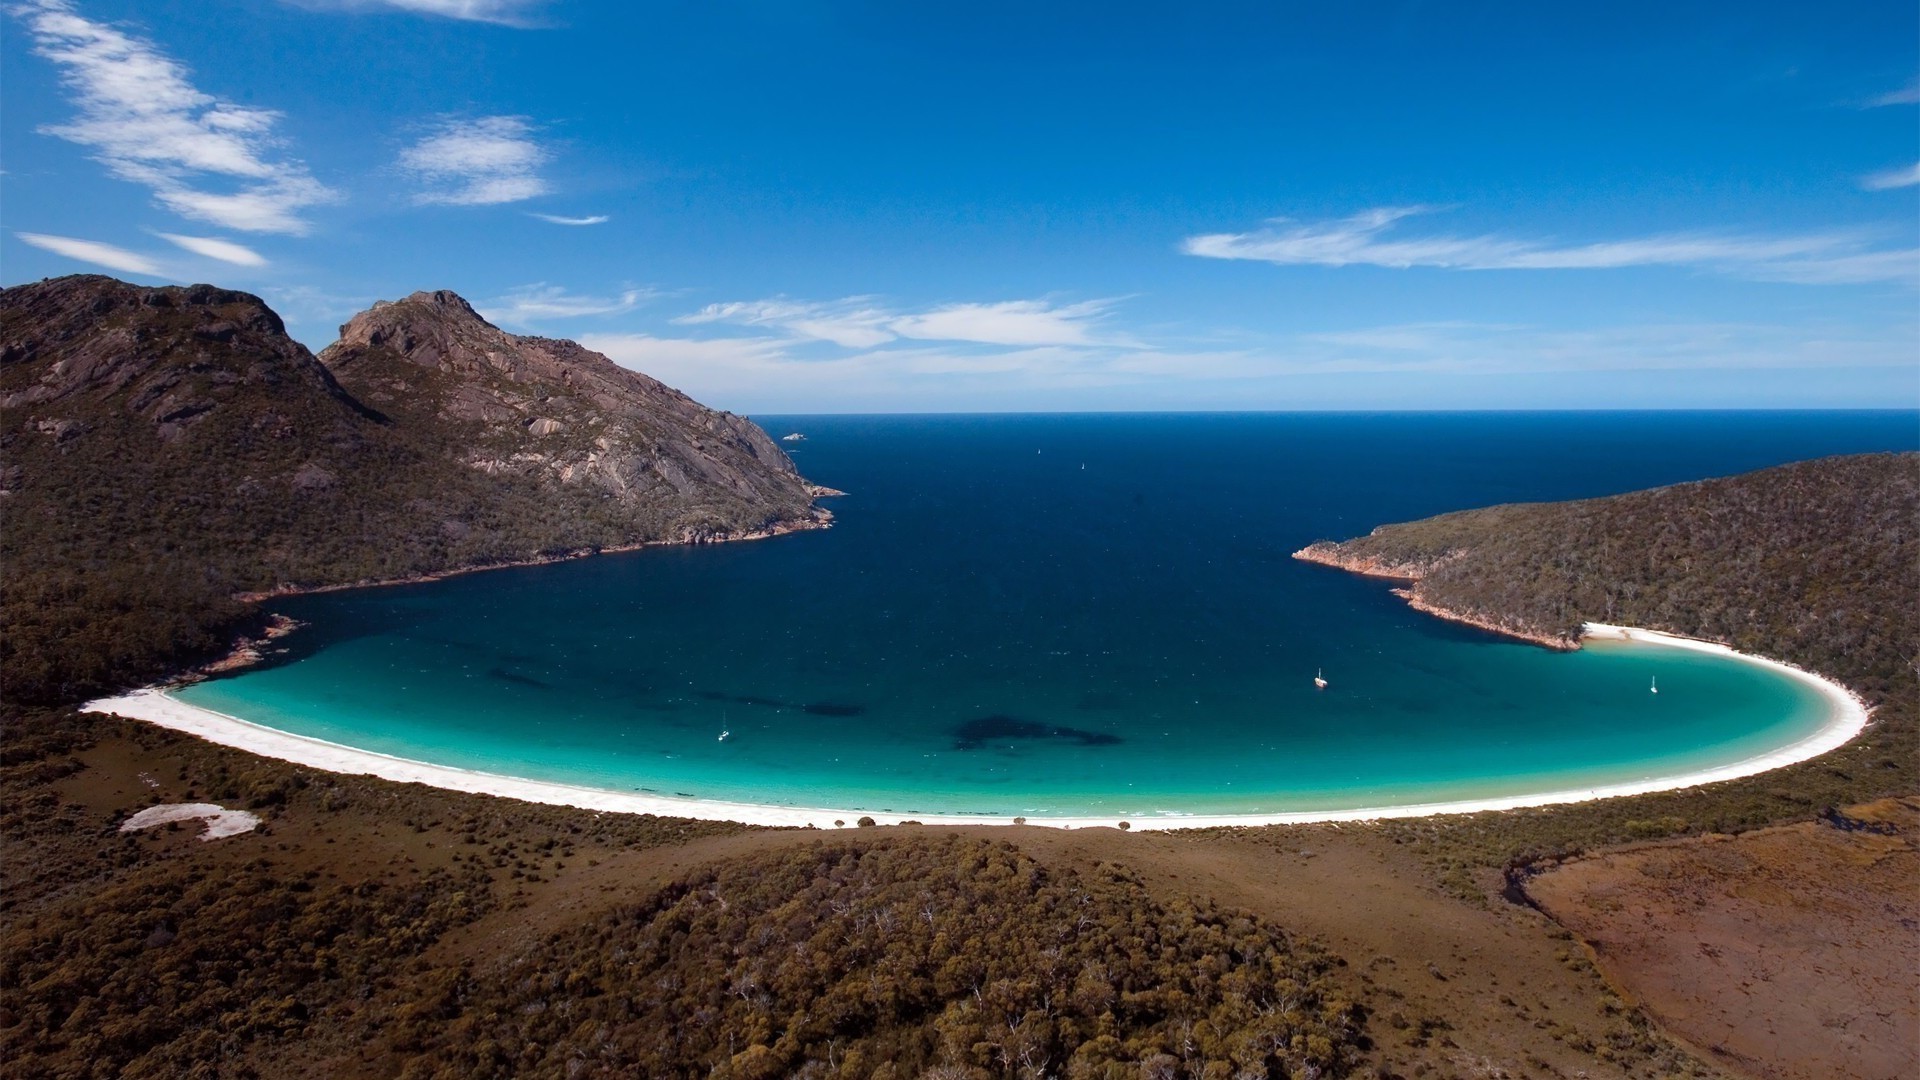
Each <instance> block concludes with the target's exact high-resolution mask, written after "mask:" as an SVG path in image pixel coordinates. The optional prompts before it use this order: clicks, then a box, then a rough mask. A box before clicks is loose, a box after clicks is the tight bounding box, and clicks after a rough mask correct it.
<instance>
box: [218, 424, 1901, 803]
mask: <svg viewBox="0 0 1920 1080" xmlns="http://www.w3.org/2000/svg"><path fill="white" fill-rule="evenodd" d="M756 419H759V420H760V421H761V423H762V425H763V426H764V427H766V428H767V430H768V431H769V432H770V433H772V434H774V435H776V436H778V435H782V434H785V433H787V432H790V431H799V432H803V433H805V434H806V436H807V438H806V441H804V442H800V443H792V444H783V445H787V446H789V447H790V448H791V451H792V454H793V457H794V460H795V461H796V462H797V463H798V465H799V467H800V469H801V471H802V472H803V473H804V474H805V475H806V476H807V477H808V478H810V479H812V480H814V481H815V482H818V483H822V484H829V485H832V486H834V487H838V488H842V489H845V490H846V491H847V492H849V494H848V495H847V496H846V497H845V498H839V499H834V500H832V501H831V502H830V503H829V505H831V506H832V507H833V509H834V511H835V513H836V514H837V515H838V523H837V524H836V525H835V526H834V528H832V529H830V530H826V531H821V532H810V533H801V534H795V535H791V536H786V537H781V538H777V539H773V540H768V541H760V542H754V543H740V544H727V545H719V546H710V547H702V548H662V549H654V550H648V551H642V552H634V553H629V554H622V555H612V556H603V557H598V558H594V559H586V560H580V561H575V562H569V563H564V564H559V565H552V566H542V567H528V568H517V569H507V570H499V571H491V572H487V573H482V574H472V575H467V576H462V577H457V578H451V579H447V580H444V581H440V582H434V583H430V584H422V585H411V586H400V587H392V588H380V589H368V590H360V591H356V592H345V593H332V594H325V595H318V596H307V597H295V598H288V599H285V600H282V601H277V602H276V604H275V605H274V606H275V608H276V610H280V611H283V612H285V613H286V614H289V615H292V616H294V617H296V618H299V619H302V620H304V621H307V622H308V623H310V625H309V626H308V627H307V628H305V629H303V630H301V631H300V632H299V633H297V634H295V635H293V636H292V637H291V638H288V639H286V640H287V644H288V645H289V646H290V647H291V651H290V652H289V654H288V655H287V656H286V657H285V658H284V659H283V660H282V661H281V662H277V663H274V664H272V665H269V666H262V667H258V668H255V669H252V670H249V671H246V672H243V673H241V674H239V675H237V676H233V677H228V678H223V679H219V680H215V681H211V682H207V683H203V684H200V685H198V686H195V687H192V688H189V689H187V690H185V691H183V692H182V693H181V694H180V696H181V697H183V698H184V699H186V700H188V701H191V702H193V703H196V704H200V705H204V706H206V707H208V708H213V709H216V710H219V711H222V712H227V713H230V714H233V715H236V716H241V717H244V718H246V719H250V720H254V721H256V722H260V723H265V724H269V725H272V726H277V727H282V728H285V729H287V730H291V731H296V732H300V733H302V734H308V735H313V736H317V737H320V738H324V739H329V740H333V741H336V742H342V743H347V744H350V745H355V746H360V747H364V748H368V749H373V750H379V751H383V752H387V753H392V754H397V755H399V756H402V757H409V758H415V759H420V760H428V761H435V762H440V763H444V764H452V765H460V766H465V767H469V768H478V769H482V770H485V771H490V772H499V773H506V774H510V775H515V776H526V777H536V778H541V779H550V780H558V781H563V782H570V783H579V784H587V785H590V786H595V787H604V788H609V789H615V790H624V791H632V790H645V791H649V792H653V793H658V794H664V795H674V794H679V795H691V796H697V797H705V798H722V799H733V800H744V801H751V802H763V803H786V804H798V805H810V806H831V807H838V808H848V809H868V810H875V811H879V810H891V811H896V812H902V813H911V812H925V813H933V812H943V811H944V812H979V813H999V814H1028V815H1044V814H1047V813H1055V814H1069V813H1071V814H1108V813H1113V814H1131V815H1151V814H1155V813H1177V812H1216V813H1219V812H1255V811H1261V812H1277V811H1285V810H1295V809H1310V808H1324V807H1345V806H1375V805H1382V804H1385V803H1393V802H1422V801H1430V800H1433V799H1444V798H1465V797H1483V796H1491V795H1498V794H1515V793H1521V792H1526V791H1545V790H1558V789H1564V788H1569V787H1584V786H1589V785H1593V784H1598V783H1606V782H1618V781H1631V780H1637V779H1641V778H1645V777H1647V776H1653V775H1668V774H1676V773H1682V772H1686V771H1691V770H1693V769H1697V768H1700V767H1703V766H1707V765H1711V764H1717V763H1724V762H1727V761H1731V760H1737V759H1740V758H1743V757H1747V756H1751V755H1753V754H1756V753H1759V752H1763V751H1765V750H1767V749H1771V748H1773V747H1776V746H1779V745H1783V744H1785V743H1788V742H1791V741H1794V740H1795V739H1796V738H1797V737H1799V736H1800V735H1803V734H1805V733H1806V732H1807V731H1809V730H1810V729H1811V728H1812V727H1813V726H1814V725H1815V724H1816V722H1817V719H1818V715H1819V706H1818V703H1817V701H1816V700H1815V699H1814V698H1813V696H1812V695H1811V694H1810V693H1809V692H1807V691H1806V690H1804V689H1802V688H1801V687H1799V686H1798V685H1796V684H1794V683H1792V682H1789V681H1786V680H1783V679H1779V678H1777V677H1773V676H1769V675H1767V674H1765V673H1764V672H1759V671H1756V670H1755V669H1753V668H1752V667H1751V666H1749V665H1744V664H1740V663H1737V662H1734V661H1729V660H1724V659H1718V658H1714V657H1711V656H1703V655H1701V654H1697V653H1688V652H1682V651H1679V650H1672V649H1649V648H1646V647H1629V646H1611V647H1600V646H1589V647H1588V648H1587V649H1584V650H1581V651H1580V652H1578V653H1573V654H1560V653H1553V652H1549V651H1547V650H1544V649H1539V648H1536V647H1533V646H1528V645H1524V644H1517V643H1512V642H1507V641H1503V640H1500V639H1498V638H1495V637H1492V636H1490V635H1487V634H1483V633H1480V632H1478V631H1474V630H1471V629H1467V628H1462V627H1458V626H1454V625H1451V624H1448V623H1444V622H1441V621H1438V620H1435V619H1432V618H1429V617H1426V616H1422V615H1420V614H1418V613H1415V612H1413V611H1410V610H1409V609H1408V608H1407V607H1406V606H1405V605H1404V604H1403V603H1402V602H1401V601H1400V600H1398V599H1397V598H1395V597H1393V596H1392V595H1390V594H1389V593H1388V591H1387V585H1386V584H1384V583H1382V582H1379V581H1371V580H1366V579H1362V578H1358V577H1354V576H1351V575H1347V574H1343V573H1340V572H1337V571H1333V570H1329V569H1326V568H1322V567H1316V566H1311V565H1308V564H1304V563H1300V562H1297V561H1295V560H1293V559H1292V558H1290V554H1291V552H1293V551H1294V550H1296V549H1298V548H1300V547H1302V546H1304V545H1305V544H1307V543H1309V542H1311V541H1313V540H1316V539H1322V538H1345V537H1349V536H1353V535H1357V534H1359V533H1364V532H1366V531H1367V530H1369V529H1371V528H1373V527H1374V526H1375V525H1378V524H1381V523H1385V522H1392V521H1402V520H1407V519H1410V518H1417V517H1422V516H1426V515H1429V514H1434V513H1440V512H1443V511H1448V510H1457V509H1463V508H1468V507H1475V506H1485V505H1489V504H1493V503H1500V502H1512V501H1519V500H1546V499H1567V498H1580V497H1587V496H1595V495H1606V494H1613V493H1617V492H1623V491H1631V490H1636V489H1640V488H1645V487H1651V486H1655V485H1660V484H1667V483H1673V482H1677V481H1683V480H1692V479H1699V478H1703V477H1708V476H1719V475H1727V474H1731V473H1736V472H1742V471H1746V470H1749V469H1754V468H1760V467H1763V466H1767V465H1773V464H1778V463H1781V462H1786V461H1792V460H1798V459H1803V458H1809V457H1816V456H1821V455H1825V454H1833V453H1851V452H1860V451H1869V450H1888V449H1914V448H1916V447H1920V416H1917V415H1916V414H1915V413H1911V412H1899V413H1894V412H1880V413H1629V414H1618V413H1613V414H1609V413H1572V414H1540V413H1524V414H1378V415H1361V414H1237V415H1219V414H1204V415H1192V414H1180V415H1063V416H1040V415H1023V416H821V417H759V418H756ZM1316 671H1324V672H1325V674H1326V677H1327V679H1328V680H1329V682H1330V684H1331V685H1330V686H1329V687H1328V688H1327V689H1326V690H1324V691H1318V690H1316V689H1315V688H1314V686H1313V684H1312V679H1313V676H1314V674H1315V672H1316ZM1656 677H1657V678H1658V680H1659V685H1660V691H1661V692H1660V693H1659V694H1658V695H1653V694H1649V693H1648V686H1649V683H1650V681H1651V680H1652V679H1654V678H1656ZM722 731H725V732H728V733H729V734H728V736H727V738H725V739H724V740H722V739H721V738H719V735H720V733H721V732H722Z"/></svg>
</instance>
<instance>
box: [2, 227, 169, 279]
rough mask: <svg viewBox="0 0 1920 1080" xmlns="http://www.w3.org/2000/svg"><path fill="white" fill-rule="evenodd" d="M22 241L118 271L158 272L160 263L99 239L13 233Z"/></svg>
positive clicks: (129, 272) (70, 257) (136, 272)
mask: <svg viewBox="0 0 1920 1080" xmlns="http://www.w3.org/2000/svg"><path fill="white" fill-rule="evenodd" d="M13 235H15V236H17V237H19V238H20V239H21V240H22V241H24V242H26V243H29V244H32V245H33V246H34V247H37V248H41V249H42V250H45V251H51V252H53V253H54V254H56V255H65V256H66V257H67V258H69V259H77V260H79V261H80V262H88V263H92V264H94V265H95V266H104V267H106V268H107V269H109V270H119V271H121V272H123V273H128V274H148V275H155V276H157V275H159V273H160V266H159V264H158V263H155V262H154V261H153V260H152V259H149V258H147V257H146V256H145V255H142V254H140V253H139V252H137V251H128V250H127V249H126V248H123V247H115V246H113V245H112V244H103V243H101V242H99V241H98V240H77V239H75V238H73V237H71V236H48V235H46V234H45V233H27V232H23V233H14V234H13Z"/></svg>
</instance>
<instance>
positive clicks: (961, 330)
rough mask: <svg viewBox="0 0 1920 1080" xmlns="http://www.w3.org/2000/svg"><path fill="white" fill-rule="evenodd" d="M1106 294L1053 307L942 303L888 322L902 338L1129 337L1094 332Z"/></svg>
mask: <svg viewBox="0 0 1920 1080" xmlns="http://www.w3.org/2000/svg"><path fill="white" fill-rule="evenodd" d="M1113 304H1114V301H1112V300H1088V301H1085V302H1083V303H1078V304H1068V305H1066V306H1064V307H1056V306H1055V305H1053V304H1050V303H1048V302H1046V301H1044V300H1006V301H1002V302H1000V303H997V304H948V305H946V306H945V307H938V308H934V309H932V310H931V311H924V312H920V313H918V314H913V315H904V316H901V317H900V318H898V319H895V320H894V321H893V322H892V323H890V324H889V327H890V328H891V329H892V330H893V332H894V333H896V334H899V335H900V336H901V337H905V338H920V339H923V340H930V341H976V342H981V343H984V344H988V345H1119V346H1126V347H1132V346H1133V345H1134V343H1133V342H1132V341H1131V340H1130V339H1124V338H1120V337H1116V336H1108V335H1104V334H1102V333H1100V330H1099V326H1098V323H1099V322H1100V320H1101V319H1102V318H1104V317H1105V316H1106V313H1107V311H1108V309H1110V308H1112V307H1113Z"/></svg>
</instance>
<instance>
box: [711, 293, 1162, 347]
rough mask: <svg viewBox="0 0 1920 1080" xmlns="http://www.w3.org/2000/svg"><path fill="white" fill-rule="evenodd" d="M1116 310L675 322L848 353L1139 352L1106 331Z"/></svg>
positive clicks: (766, 303) (782, 301)
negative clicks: (957, 348) (771, 332)
mask: <svg viewBox="0 0 1920 1080" xmlns="http://www.w3.org/2000/svg"><path fill="white" fill-rule="evenodd" d="M1116 303H1117V301H1115V300H1111V299H1107V300H1087V301H1083V302H1080V303H1077V304H1056V303H1053V302H1051V301H1048V300H1005V301H1000V302H997V303H961V304H945V305H941V306H938V307H932V308H927V309H924V310H920V311H901V310H898V309H894V308H890V307H888V306H886V305H885V304H883V303H881V302H880V301H879V300H878V299H876V298H875V297H871V296H850V297H847V298H845V299H841V300H832V301H824V302H822V301H804V300H789V299H786V298H784V297H779V298H775V299H771V300H744V301H733V302H730V303H724V304H708V305H707V306H706V307H704V308H701V309H700V310H699V311H696V312H693V313H692V314H688V315H682V316H680V317H679V318H677V319H675V320H673V321H674V322H676V323H680V324H682V325H698V324H701V323H721V322H724V323H734V324H738V325H743V326H764V327H770V328H773V329H777V330H780V331H782V332H784V333H786V334H788V335H790V336H792V337H796V338H801V339H805V340H810V341H827V342H832V343H833V344H836V345H842V346H846V347H848V348H872V347H874V346H877V345H884V344H886V343H887V342H890V341H894V340H896V339H899V338H908V339H912V340H919V341H961V342H972V343H976V344H983V345H1015V346H1020V345H1068V346H1090V345H1112V346H1119V347H1127V348H1132V347H1138V343H1137V342H1135V341H1133V340H1132V339H1131V338H1128V337H1125V336H1124V335H1121V334H1118V333H1114V332H1112V331H1110V330H1108V329H1107V328H1106V327H1105V326H1104V325H1103V321H1104V320H1105V319H1106V317H1107V315H1108V314H1109V313H1110V311H1111V310H1112V308H1113V307H1114V305H1115V304H1116Z"/></svg>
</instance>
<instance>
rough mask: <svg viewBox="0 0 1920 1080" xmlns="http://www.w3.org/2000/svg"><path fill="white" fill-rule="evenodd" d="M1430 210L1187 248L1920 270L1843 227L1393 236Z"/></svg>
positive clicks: (1526, 264)
mask: <svg viewBox="0 0 1920 1080" xmlns="http://www.w3.org/2000/svg"><path fill="white" fill-rule="evenodd" d="M1429 211H1430V208H1428V207H1423V206H1402V207H1380V208H1377V209H1373V210H1367V211H1364V212H1362V213H1359V214H1355V215H1353V216H1352V217H1346V218H1340V219H1337V220H1334V221H1326V222H1315V223H1301V222H1294V221H1290V220H1288V219H1285V218H1279V219H1275V220H1273V221H1271V222H1269V223H1268V225H1267V227H1265V228H1263V229H1260V230H1257V231H1254V232H1244V233H1214V234H1210V235H1204V236H1193V237H1189V238H1188V239H1187V240H1186V242H1185V243H1184V244H1183V245H1182V250H1184V251H1185V252H1186V253H1187V254H1189V255H1199V256H1202V257H1204V258H1211V259H1250V260H1256V261H1259V262H1269V263H1275V264H1278V265H1282V266H1351V265H1369V266H1385V267H1392V268H1395V269H1406V268H1409V267H1416V266H1424V267H1439V268H1442V269H1449V270H1581V269H1618V268H1623V267H1631V266H1679V267H1692V268H1696V269H1703V270H1711V271H1716V272H1720V273H1726V274H1732V275H1736V276H1740V277H1747V278H1755V279H1760V280H1767V281H1790V282H1798V283H1801V284H1845V283H1859V282H1869V281H1910V280H1913V279H1914V278H1915V277H1916V276H1917V272H1920V252H1916V251H1914V250H1912V249H1901V250H1888V249H1877V248H1873V247H1870V246H1869V245H1868V244H1867V243H1866V241H1865V239H1864V238H1863V237H1861V236H1860V235H1858V234H1853V233H1842V232H1825V233H1802V234H1797V235H1796V234H1785V235H1778V236H1756V235H1740V234H1714V233H1667V234H1662V235H1655V236H1646V237H1638V238H1634V239H1629V240H1613V241H1602V242H1598V243H1589V244H1571V245H1568V244H1558V243H1554V242H1551V241H1544V240H1517V239H1511V238H1507V237H1501V236H1494V235H1483V236H1445V235H1427V236H1412V237H1404V238H1402V237H1395V236H1389V235H1387V233H1388V232H1389V231H1390V230H1392V229H1393V228H1394V226H1395V225H1396V224H1397V223H1398V222H1400V221H1402V220H1404V219H1406V218H1409V217H1413V216H1415V215H1418V214H1423V213H1427V212H1429Z"/></svg>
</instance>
